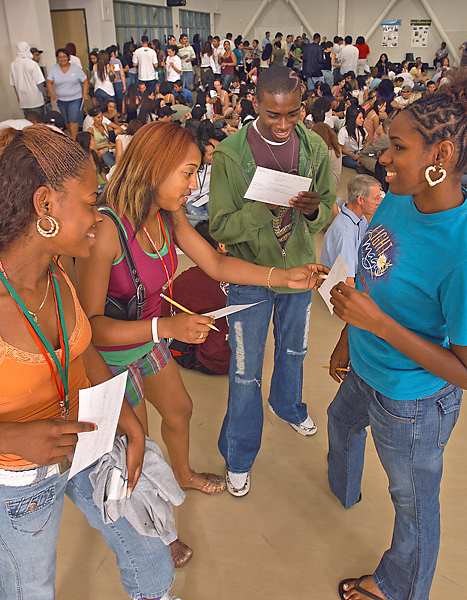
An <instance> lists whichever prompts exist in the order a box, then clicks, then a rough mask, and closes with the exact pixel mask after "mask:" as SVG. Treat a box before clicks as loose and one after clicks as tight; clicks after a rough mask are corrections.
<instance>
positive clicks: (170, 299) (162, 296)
mask: <svg viewBox="0 0 467 600" xmlns="http://www.w3.org/2000/svg"><path fill="white" fill-rule="evenodd" d="M161 298H164V300H167V302H170V304H173V305H174V306H176V307H177V308H179V309H180V310H183V312H186V313H188V314H189V315H194V314H195V313H194V312H193V311H191V310H188V308H185V307H184V306H182V305H181V304H179V303H178V302H175V300H172V298H169V297H168V296H166V295H165V294H161ZM206 325H207V326H208V327H210V328H211V329H214V331H219V329H217V327H216V326H215V325H211V323H206ZM219 333H220V331H219Z"/></svg>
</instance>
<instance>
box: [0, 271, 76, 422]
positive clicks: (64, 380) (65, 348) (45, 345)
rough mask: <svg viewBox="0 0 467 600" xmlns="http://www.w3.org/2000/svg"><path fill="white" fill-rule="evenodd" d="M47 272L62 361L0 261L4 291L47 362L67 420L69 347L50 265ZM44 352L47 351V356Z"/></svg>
mask: <svg viewBox="0 0 467 600" xmlns="http://www.w3.org/2000/svg"><path fill="white" fill-rule="evenodd" d="M49 271H50V275H51V278H52V289H53V294H54V301H55V312H56V314H57V321H58V331H59V335H60V348H61V350H62V361H60V360H59V359H58V356H57V355H56V353H55V350H54V349H53V348H52V346H51V345H50V343H49V341H48V340H47V338H46V337H45V335H44V334H43V333H42V331H41V329H40V327H39V325H38V324H37V323H36V322H35V320H34V319H33V317H32V316H31V315H30V313H29V311H28V309H27V308H26V306H25V305H24V303H23V301H22V300H21V298H20V297H19V296H18V294H17V293H16V291H15V290H14V288H13V286H12V285H11V283H10V282H9V281H8V277H7V274H6V273H5V269H4V267H3V264H2V262H1V260H0V280H1V281H2V283H3V284H4V285H5V287H6V289H7V290H8V292H9V293H10V296H11V297H12V298H13V300H14V302H15V303H16V305H17V307H18V309H19V311H20V312H21V314H22V315H23V318H24V319H25V321H26V325H27V326H28V329H29V331H30V333H31V335H32V337H33V338H34V341H35V342H36V344H37V345H38V346H39V349H40V350H41V352H42V354H43V356H44V358H45V359H46V361H47V364H48V365H49V367H50V370H51V373H52V378H53V380H54V382H55V386H56V387H57V392H58V394H59V396H60V408H61V412H62V418H64V419H68V418H69V399H68V370H69V366H70V345H69V343H68V336H67V331H66V325H65V317H64V314H63V305H62V299H61V296H60V289H59V286H58V282H57V275H56V274H55V271H54V268H53V265H52V264H51V265H49ZM45 351H47V353H48V354H47V353H46V352H45ZM50 358H52V360H53V362H54V363H55V366H56V367H57V371H58V374H59V375H60V379H61V384H62V386H61V387H60V386H59V385H58V382H57V378H56V376H55V371H54V368H53V366H52V363H51V361H50Z"/></svg>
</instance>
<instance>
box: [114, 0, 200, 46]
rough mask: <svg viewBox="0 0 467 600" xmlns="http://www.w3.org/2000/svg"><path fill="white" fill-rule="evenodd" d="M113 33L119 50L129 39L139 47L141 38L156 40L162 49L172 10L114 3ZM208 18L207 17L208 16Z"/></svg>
mask: <svg viewBox="0 0 467 600" xmlns="http://www.w3.org/2000/svg"><path fill="white" fill-rule="evenodd" d="M114 16H115V33H116V37H117V44H118V45H119V46H120V50H122V49H123V44H124V43H125V42H129V41H130V40H131V38H133V41H134V42H135V44H137V45H139V44H140V40H141V36H142V35H147V36H148V38H149V39H150V40H153V39H158V40H159V41H160V43H161V46H162V48H163V47H164V46H165V43H166V39H167V35H168V34H169V33H172V31H173V26H172V9H171V8H167V7H166V6H151V5H148V4H135V3H133V2H120V0H115V1H114ZM208 18H209V15H208Z"/></svg>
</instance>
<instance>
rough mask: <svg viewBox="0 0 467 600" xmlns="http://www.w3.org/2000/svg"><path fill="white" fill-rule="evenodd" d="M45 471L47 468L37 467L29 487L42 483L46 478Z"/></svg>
mask: <svg viewBox="0 0 467 600" xmlns="http://www.w3.org/2000/svg"><path fill="white" fill-rule="evenodd" d="M47 471H48V467H37V469H36V478H35V479H34V481H33V482H32V484H31V485H39V484H40V483H42V482H43V481H44V479H45V478H46V477H47Z"/></svg>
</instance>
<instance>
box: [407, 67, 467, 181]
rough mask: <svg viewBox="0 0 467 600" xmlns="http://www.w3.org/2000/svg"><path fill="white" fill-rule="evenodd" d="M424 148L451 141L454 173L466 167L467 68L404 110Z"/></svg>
mask: <svg viewBox="0 0 467 600" xmlns="http://www.w3.org/2000/svg"><path fill="white" fill-rule="evenodd" d="M403 114H404V115H406V116H407V117H409V118H410V119H411V121H412V124H413V126H414V128H415V129H416V130H417V131H418V132H419V133H420V135H421V136H422V137H423V139H424V141H425V144H426V145H427V146H432V145H434V144H436V143H438V142H441V141H443V140H450V141H451V142H452V143H453V144H454V146H455V148H456V152H457V162H456V165H455V171H456V172H457V173H462V172H464V170H465V167H466V166H467V69H461V70H459V71H458V72H457V73H453V74H452V75H451V76H450V77H449V83H447V84H446V85H444V86H443V87H442V88H441V89H440V90H438V91H436V92H435V93H433V94H426V95H425V96H423V97H422V98H420V99H419V100H416V101H415V102H413V103H412V104H410V105H409V106H406V108H405V109H404V110H403Z"/></svg>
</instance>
